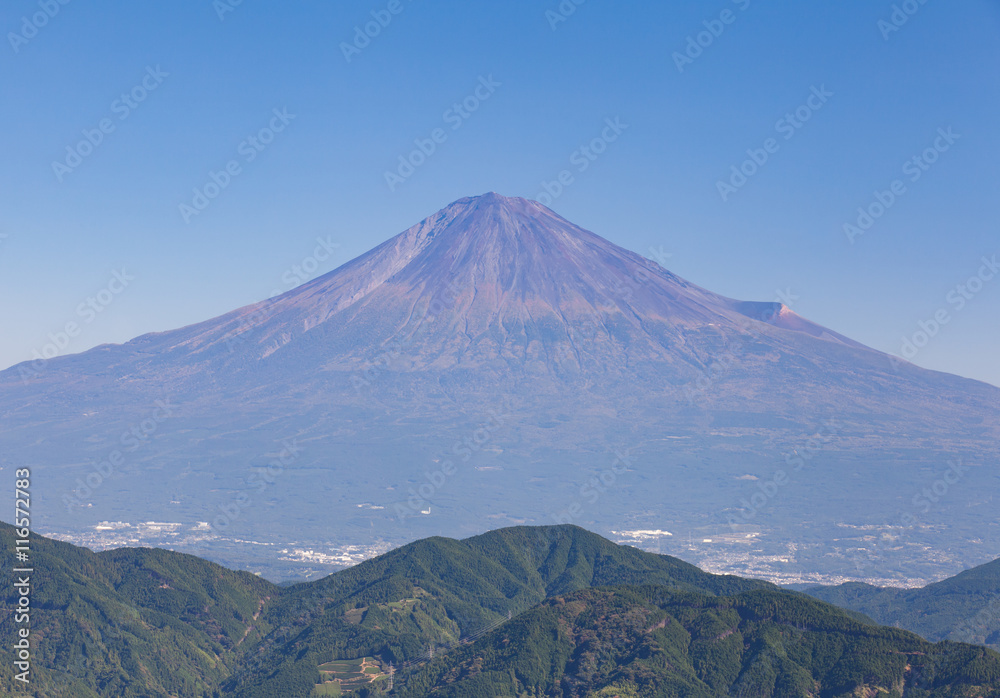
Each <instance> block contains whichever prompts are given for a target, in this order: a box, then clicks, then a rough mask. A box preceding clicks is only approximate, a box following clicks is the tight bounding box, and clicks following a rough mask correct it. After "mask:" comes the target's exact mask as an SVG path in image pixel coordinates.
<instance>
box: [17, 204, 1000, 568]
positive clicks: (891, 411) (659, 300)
mask: <svg viewBox="0 0 1000 698" xmlns="http://www.w3.org/2000/svg"><path fill="white" fill-rule="evenodd" d="M38 368H39V367H37V366H36V367H31V366H28V365H21V366H15V367H12V368H10V369H8V370H6V371H4V372H2V373H0V414H2V415H3V419H2V424H0V439H2V444H3V453H2V455H0V459H2V460H0V464H2V465H3V466H4V467H5V468H8V467H11V466H14V465H15V464H30V465H33V466H34V467H35V468H36V475H35V478H34V481H33V486H34V487H36V488H37V490H38V495H39V496H40V503H39V505H38V509H37V510H36V512H35V515H36V517H38V522H39V523H40V524H44V525H45V526H47V527H48V529H49V530H50V531H52V532H54V533H58V532H60V531H69V530H79V529H81V528H86V527H92V526H93V525H95V524H96V523H98V522H99V521H102V520H109V521H123V522H135V521H146V520H148V519H150V518H153V519H155V520H157V521H164V522H176V523H180V524H181V526H180V527H179V528H178V529H177V530H178V531H179V532H180V533H178V534H177V535H178V537H177V540H178V541H185V540H186V541H188V542H189V543H190V545H196V543H197V540H198V539H199V538H198V536H194V534H192V533H190V531H192V530H194V528H192V527H195V528H196V527H197V522H206V523H207V524H209V526H208V528H209V530H210V533H209V534H207V535H210V536H212V537H213V538H218V539H222V540H229V539H236V538H238V539H247V540H249V539H253V540H256V541H258V542H272V543H273V542H276V541H279V540H280V541H286V542H287V541H288V539H289V538H290V537H292V538H296V539H299V540H306V541H318V540H324V539H328V538H330V537H331V536H333V537H335V538H337V539H338V540H340V541H351V542H357V541H360V540H363V539H371V538H372V537H373V536H374V537H382V538H384V539H385V540H396V541H398V540H404V539H405V540H411V539H413V538H415V537H418V536H419V534H420V533H421V531H422V530H423V529H422V527H425V526H426V525H427V523H428V522H430V521H433V527H434V530H435V531H441V530H451V531H453V533H454V534H465V533H469V532H474V531H478V530H484V529H485V528H495V527H496V526H499V525H506V524H511V523H532V522H536V523H554V522H557V521H558V522H563V523H581V524H585V525H590V526H598V527H600V526H605V527H606V528H607V529H609V530H610V529H620V530H627V529H664V530H669V529H670V528H676V529H680V530H681V531H683V532H687V531H690V530H692V529H694V530H695V531H697V532H699V533H698V536H699V537H701V536H705V535H710V532H711V531H712V530H713V527H715V528H716V529H717V530H716V534H715V537H716V538H719V539H720V540H721V539H723V538H725V537H726V536H734V535H736V536H743V537H745V534H746V533H750V534H751V535H753V534H757V535H759V536H764V538H768V537H769V540H771V541H774V542H776V543H777V541H788V540H792V539H795V540H798V543H799V544H798V545H796V546H795V548H794V549H791V551H790V552H787V556H788V557H789V558H790V559H791V560H792V561H793V562H794V561H795V560H798V561H799V562H802V561H803V560H804V559H805V558H804V557H803V556H805V555H806V553H805V552H804V551H805V550H806V549H807V548H809V547H810V546H812V547H814V548H817V549H819V547H822V546H824V545H825V546H826V548H825V552H824V553H823V554H824V555H825V554H826V553H828V552H829V551H830V550H835V551H836V552H835V555H834V556H835V557H837V556H839V559H841V563H842V564H843V566H844V571H845V573H847V572H849V571H851V570H854V569H855V568H857V567H858V564H857V561H856V560H855V561H854V562H850V560H851V559H852V557H851V553H850V552H849V550H848V548H850V547H852V546H853V547H854V548H857V547H858V545H860V544H856V541H855V543H851V544H850V545H848V544H846V543H845V544H844V545H842V546H840V547H837V544H836V541H838V540H840V538H838V537H837V536H838V535H844V536H847V537H850V536H848V535H847V532H845V530H841V531H836V530H834V529H833V528H831V527H832V526H833V525H834V523H838V524H844V525H847V526H848V527H858V526H861V527H863V526H866V525H867V526H875V527H876V528H879V527H881V528H885V527H889V528H890V529H891V527H893V526H895V527H897V528H900V530H902V528H905V529H906V530H907V531H911V532H912V534H910V535H908V536H903V540H902V541H899V540H894V542H893V543H892V544H891V545H890V544H888V543H886V544H883V545H881V547H879V546H878V545H874V548H878V550H874V552H873V545H871V544H867V547H866V552H865V554H866V556H867V559H869V560H870V559H872V558H873V555H874V556H875V557H876V558H879V557H880V556H881V557H887V558H891V557H892V556H894V555H900V554H909V555H916V554H918V553H919V551H920V550H922V549H924V548H926V547H927V546H928V545H931V544H933V545H936V546H939V547H943V546H951V543H952V542H954V543H956V545H955V546H951V547H949V551H950V552H949V553H946V554H944V555H943V557H942V558H941V560H940V561H941V562H942V564H945V565H948V564H951V565H952V566H953V567H954V569H958V568H959V567H961V566H962V564H966V563H968V562H970V561H981V559H986V558H988V557H990V556H991V555H992V557H995V556H997V555H998V554H1000V536H997V528H996V524H995V523H994V521H993V519H994V518H995V517H992V516H991V515H990V511H991V510H990V508H989V506H988V502H989V501H990V499H991V498H992V496H993V495H994V494H995V493H997V492H998V491H1000V479H998V478H997V477H996V476H995V475H994V474H993V472H992V471H991V470H990V468H989V467H988V466H989V465H990V464H991V463H992V462H993V461H994V459H995V456H996V453H997V448H996V441H997V437H998V436H1000V421H998V409H997V408H998V407H1000V390H998V389H997V388H994V387H992V386H989V385H986V384H984V383H979V382H976V381H972V380H967V379H963V378H959V377H956V376H952V375H947V374H943V373H938V372H933V371H927V370H923V369H919V368H917V367H914V366H912V365H909V364H907V363H905V362H899V361H896V360H893V359H891V358H890V357H888V356H887V355H885V354H882V353H880V352H878V351H875V350H872V349H870V348H867V347H865V346H863V345H861V344H859V343H858V342H855V341H853V340H851V339H849V338H847V337H844V336H842V335H840V334H837V333H836V332H834V331H832V330H828V329H826V328H824V327H821V326H819V325H816V324H815V323H812V322H810V321H808V320H806V319H805V318H802V317H800V316H798V315H796V314H795V313H793V312H792V311H791V310H789V309H788V308H787V307H785V306H784V305H781V304H780V303H766V302H751V301H738V300H733V299H730V298H726V297H723V296H720V295H717V294H715V293H712V292H710V291H708V290H705V289H702V288H700V287H698V286H696V285H694V284H692V283H690V282H688V281H686V280H684V279H682V278H680V277H678V276H676V275H674V274H672V273H671V272H669V271H667V270H666V269H663V268H662V267H661V266H659V265H658V264H656V263H655V262H653V261H651V260H649V259H646V258H644V257H642V256H640V255H637V254H635V253H633V252H630V251H628V250H625V249H622V248H621V247H618V246H616V245H614V244H612V243H611V242H609V241H607V240H605V239H603V238H601V237H599V236H598V235H596V234H594V233H592V232H589V231H586V230H583V229H582V228H579V227H578V226H575V225H573V224H572V223H570V222H569V221H566V220H565V219H563V218H561V217H559V216H558V215H557V214H555V213H554V212H552V211H551V210H549V209H548V208H546V207H544V206H542V205H541V204H539V203H537V202H534V201H528V200H525V199H519V198H507V197H503V196H499V195H497V194H493V193H489V194H485V195H482V196H478V197H471V198H466V199H461V200H459V201H456V202H454V203H452V204H451V205H449V206H447V207H445V208H444V209H442V210H440V211H438V212H437V213H435V214H433V215H431V216H430V217H428V218H426V219H425V220H423V221H421V222H420V223H418V224H417V225H415V226H413V227H412V228H410V229H408V230H406V231H404V232H403V233H401V234H399V235H397V236H395V237H393V238H391V239H389V240H388V241H386V242H385V243H383V244H382V245H379V246H378V247H376V248H374V249H373V250H371V251H369V252H367V253H366V254H364V255H362V256H360V257H358V258H356V259H354V260H352V261H350V262H348V263H346V264H344V265H343V266H341V267H340V268H338V269H336V270H334V271H332V272H330V273H328V274H326V275H324V276H321V277H319V278H316V279H314V280H312V281H310V282H308V283H305V284H302V285H301V286H299V287H297V288H295V289H293V290H291V291H289V292H287V293H285V294H283V295H280V296H277V297H275V298H272V299H270V300H267V301H263V302H261V303H257V304H255V305H251V306H247V307H245V308H240V309H238V310H235V311H233V312H231V313H228V314H226V315H223V316H220V317H217V318H213V319H211V320H207V321H205V322H202V323H199V324H196V325H191V326H188V327H184V328H180V329H177V330H172V331H169V332H160V333H153V334H148V335H143V336H141V337H138V338H136V339H134V340H132V341H130V342H127V343H125V344H122V345H105V346H101V347H97V348H95V349H93V350H90V351H87V352H84V353H82V354H77V355H72V356H66V357H59V358H56V359H52V360H50V361H48V362H46V364H45V365H44V366H43V367H41V370H38ZM115 453H118V454H119V455H118V457H115V456H114V454H115ZM956 464H958V465H957V466H956ZM984 466H986V467H984ZM95 473H96V475H95ZM947 473H951V476H950V477H948V478H947V482H946V484H947V485H948V488H949V490H950V491H949V492H945V493H940V492H939V493H938V494H937V495H936V497H937V499H939V500H940V502H941V503H940V505H938V506H935V507H933V511H924V508H923V506H916V505H914V504H913V501H914V495H916V494H919V493H920V491H921V489H922V488H924V487H932V488H933V487H934V484H935V483H936V482H937V481H938V480H939V479H940V480H941V481H942V482H944V481H945V480H944V479H943V478H945V475H946V474H947ZM939 489H940V488H939ZM928 501H929V500H928ZM907 517H909V518H907ZM901 527H902V528H901ZM970 527H971V528H977V527H978V528H977V530H980V529H981V530H980V533H979V535H978V537H979V538H980V539H981V541H980V543H981V547H980V548H976V549H974V550H973V549H967V548H965V547H963V546H964V545H965V544H966V543H960V544H959V543H958V542H959V541H965V542H967V541H968V538H969V536H968V535H967V533H966V530H967V529H969V528H970ZM205 528H206V527H205V525H204V524H202V525H201V527H200V530H202V531H204V530H205ZM841 528H843V526H842V527H841ZM428 530H429V529H428ZM850 530H862V529H850ZM872 530H874V529H872ZM706 532H708V533H706ZM896 533H897V534H898V533H899V531H897V532H896ZM859 535H860V534H859ZM191 536H194V537H191ZM927 536H930V538H928V537H927ZM877 537H878V536H876V538H877ZM862 538H864V536H862V537H861V538H858V540H861V539H862ZM897 538H898V536H897ZM983 541H985V542H983ZM877 542H878V541H876V543H877ZM869 543H871V541H869ZM782 545H784V543H782ZM831 546H832V547H831ZM982 546H985V547H986V548H988V549H989V550H984V549H982ZM786 547H787V546H786ZM861 547H865V545H862V546H861ZM734 550H735V548H734ZM247 554H248V555H250V557H253V554H251V553H247ZM734 554H735V553H734ZM980 554H981V559H980V558H978V557H976V556H977V555H980ZM949 555H950V556H951V557H949ZM856 557H857V555H856V554H854V558H856ZM803 564H804V563H803ZM848 568H850V569H848Z"/></svg>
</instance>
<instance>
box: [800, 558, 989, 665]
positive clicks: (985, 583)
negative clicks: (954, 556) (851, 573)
mask: <svg viewBox="0 0 1000 698" xmlns="http://www.w3.org/2000/svg"><path fill="white" fill-rule="evenodd" d="M804 591H805V593H807V594H809V595H810V596H814V597H816V598H817V599H820V600H822V601H826V602H828V603H832V604H836V605H837V606H841V607H843V608H849V609H851V610H854V611H858V612H859V613H863V614H865V615H867V616H869V617H871V618H873V619H874V620H876V621H877V622H879V623H883V624H885V625H895V626H897V627H900V628H906V629H907V630H912V631H913V632H915V633H918V634H920V635H922V636H924V637H925V638H927V639H928V640H934V641H938V640H953V641H955V642H975V643H977V644H983V645H988V646H989V647H992V648H993V649H995V650H1000V560H994V561H993V562H988V563H986V564H985V565H980V566H978V567H974V568H972V569H970V570H966V571H965V572H962V573H960V574H957V575H955V576H954V577H949V578H948V579H945V580H942V581H940V582H936V583H934V584H928V585H927V586H925V587H922V588H919V589H899V588H896V587H876V586H872V585H870V584H861V583H857V582H851V583H847V584H840V585H838V586H829V587H823V586H820V587H810V588H808V589H805V590H804Z"/></svg>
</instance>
